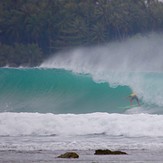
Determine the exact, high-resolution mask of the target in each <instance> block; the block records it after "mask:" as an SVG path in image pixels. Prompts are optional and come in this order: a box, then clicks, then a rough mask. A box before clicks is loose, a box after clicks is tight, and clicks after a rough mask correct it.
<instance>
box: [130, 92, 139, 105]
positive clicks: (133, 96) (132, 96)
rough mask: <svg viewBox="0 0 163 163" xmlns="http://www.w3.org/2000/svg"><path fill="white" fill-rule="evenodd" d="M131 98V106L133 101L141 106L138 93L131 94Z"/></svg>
mask: <svg viewBox="0 0 163 163" xmlns="http://www.w3.org/2000/svg"><path fill="white" fill-rule="evenodd" d="M129 98H130V105H131V106H132V101H133V100H136V101H137V103H138V105H139V106H140V103H139V99H138V97H137V95H136V93H131V94H130V96H129Z"/></svg>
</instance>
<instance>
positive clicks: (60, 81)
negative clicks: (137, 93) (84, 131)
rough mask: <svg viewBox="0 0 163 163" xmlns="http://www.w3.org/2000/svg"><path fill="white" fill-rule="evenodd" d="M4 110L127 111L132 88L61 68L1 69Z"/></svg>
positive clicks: (1, 100) (55, 111)
mask: <svg viewBox="0 0 163 163" xmlns="http://www.w3.org/2000/svg"><path fill="white" fill-rule="evenodd" d="M0 74H1V75H0V78H1V83H0V89H1V91H0V104H1V112H3V111H14V112H41V113H47V112H50V113H91V112H124V109H123V108H119V107H120V106H125V105H128V104H129V101H128V99H127V96H128V94H129V93H130V92H131V89H130V88H129V87H127V86H117V87H116V88H112V87H110V86H109V83H107V82H101V83H97V82H95V81H93V80H92V78H91V76H90V75H84V74H75V73H72V72H70V71H66V70H60V69H5V68H3V69H0Z"/></svg>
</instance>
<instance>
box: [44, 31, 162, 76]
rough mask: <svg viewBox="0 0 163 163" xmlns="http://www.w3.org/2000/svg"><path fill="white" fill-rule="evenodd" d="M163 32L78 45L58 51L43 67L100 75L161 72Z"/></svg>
mask: <svg viewBox="0 0 163 163" xmlns="http://www.w3.org/2000/svg"><path fill="white" fill-rule="evenodd" d="M162 45H163V34H162V33H159V34H156V33H152V34H148V35H145V36H140V35H137V36H134V37H132V38H129V39H127V40H124V41H119V42H112V43H109V44H106V45H104V46H96V47H88V48H77V49H74V50H70V51H66V52H62V53H58V54H56V55H54V56H53V57H51V58H50V59H48V60H46V61H45V62H43V63H42V65H41V67H46V68H65V69H69V70H73V71H75V72H83V73H91V74H93V75H94V74H97V73H100V74H101V75H103V74H105V75H106V74H107V72H109V71H113V72H117V71H118V72H119V71H120V72H133V71H134V72H135V71H136V72H137V71H139V72H162V71H163V55H162V52H163V46H162Z"/></svg>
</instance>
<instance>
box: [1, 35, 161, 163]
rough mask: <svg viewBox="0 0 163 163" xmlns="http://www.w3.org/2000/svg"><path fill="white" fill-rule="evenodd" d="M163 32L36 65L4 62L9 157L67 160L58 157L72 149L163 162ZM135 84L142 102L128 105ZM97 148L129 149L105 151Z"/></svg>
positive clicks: (4, 143) (86, 158) (4, 138)
mask: <svg viewBox="0 0 163 163" xmlns="http://www.w3.org/2000/svg"><path fill="white" fill-rule="evenodd" d="M155 37H156V36H153V35H152V36H151V37H149V38H148V39H145V40H144V38H141V39H140V38H138V40H139V41H138V40H137V38H136V39H131V40H129V41H126V42H123V43H122V42H118V43H116V46H115V44H111V45H110V44H109V45H107V46H104V47H96V48H94V47H92V48H78V49H75V50H70V51H67V52H63V53H62V54H61V53H59V54H58V55H55V56H54V57H52V58H50V59H48V60H46V61H45V62H43V63H42V64H41V65H40V66H39V67H36V68H27V67H26V68H25V67H21V68H8V67H4V68H0V81H1V82H0V90H1V91H0V139H1V142H0V160H1V162H11V160H12V161H13V162H14V160H15V162H57V161H59V162H61V161H63V160H60V159H56V156H57V155H59V154H62V152H65V151H76V152H79V153H80V154H81V158H80V159H79V160H78V161H77V162H80V161H81V162H92V161H96V162H107V161H110V162H120V161H126V162H137V161H140V162H148V161H154V162H161V161H162V160H163V157H162V156H161V152H162V151H163V141H162V140H163V125H162V124H163V86H162V83H163V72H162V68H163V67H162V65H163V64H162V60H161V56H162V54H161V53H162V47H160V46H158V48H157V53H155V55H153V54H154V52H155V50H153V48H152V46H154V45H155V46H156V45H158V44H157V43H158V42H159V43H160V39H157V40H158V42H156V41H153V40H156V38H155ZM154 38H155V39H154ZM157 38H158V35H157ZM141 41H142V42H143V43H144V42H145V41H146V44H145V45H144V44H143V45H142V42H141ZM117 46H118V47H119V48H117ZM141 46H143V48H140V47H141ZM133 49H135V50H133ZM131 53H132V56H131ZM113 54H114V55H113ZM122 54H123V57H122V56H121V55H122ZM139 54H141V55H139ZM156 54H157V55H156ZM156 63H157V64H156ZM133 91H134V92H136V93H137V96H138V98H139V100H140V103H141V106H140V107H137V106H135V107H131V108H126V106H129V105H130V101H129V99H128V96H129V95H130V93H132V92H133ZM133 104H134V105H135V104H136V102H135V101H134V103H133ZM96 149H111V150H122V151H125V152H127V153H128V154H129V155H128V156H116V157H113V156H109V157H108V156H104V157H98V156H94V155H93V151H94V150H96ZM25 154H28V155H30V156H29V157H28V156H27V155H25ZM53 154H54V156H53ZM34 155H37V157H33V156H34ZM44 156H46V157H44ZM49 156H50V157H49ZM106 160H107V161H106ZM63 162H64V161H63Z"/></svg>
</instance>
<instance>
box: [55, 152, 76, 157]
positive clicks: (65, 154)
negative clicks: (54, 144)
mask: <svg viewBox="0 0 163 163" xmlns="http://www.w3.org/2000/svg"><path fill="white" fill-rule="evenodd" d="M58 158H79V155H78V154H77V153H75V152H66V153H64V154H62V155H60V156H58Z"/></svg>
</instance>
